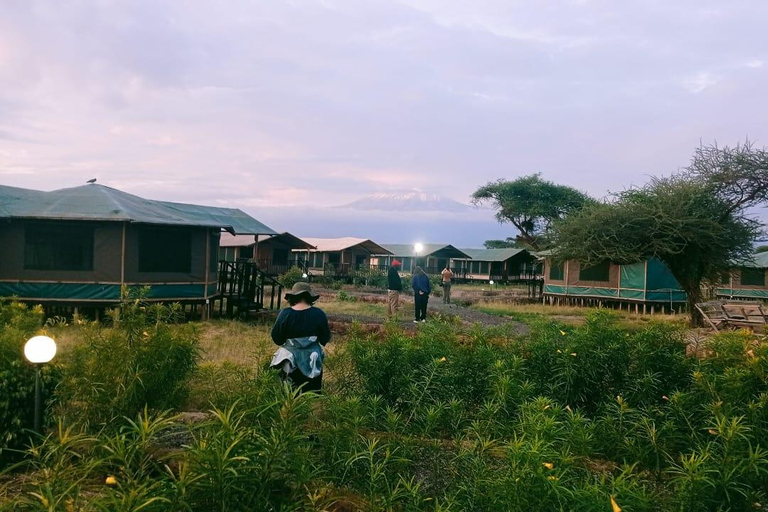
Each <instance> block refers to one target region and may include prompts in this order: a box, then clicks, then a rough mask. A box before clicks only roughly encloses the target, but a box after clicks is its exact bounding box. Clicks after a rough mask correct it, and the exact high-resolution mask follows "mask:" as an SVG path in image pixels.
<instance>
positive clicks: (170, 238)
mask: <svg viewBox="0 0 768 512" xmlns="http://www.w3.org/2000/svg"><path fill="white" fill-rule="evenodd" d="M191 271H192V234H191V233H190V232H189V231H186V230H181V229H162V228H161V229H155V228H145V229H142V230H141V232H140V234H139V272H178V273H182V274H189V273H190V272H191Z"/></svg>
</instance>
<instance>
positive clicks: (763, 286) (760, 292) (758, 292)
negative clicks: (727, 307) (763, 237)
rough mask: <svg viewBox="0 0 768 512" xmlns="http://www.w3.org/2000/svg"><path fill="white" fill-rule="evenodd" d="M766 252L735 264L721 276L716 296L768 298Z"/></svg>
mask: <svg viewBox="0 0 768 512" xmlns="http://www.w3.org/2000/svg"><path fill="white" fill-rule="evenodd" d="M767 272H768V252H762V253H757V254H755V255H754V256H753V260H752V261H749V262H745V263H743V264H741V265H738V266H735V267H734V268H733V269H732V270H731V272H730V273H729V274H728V275H726V276H723V280H722V282H721V283H720V286H718V287H717V296H718V297H721V298H728V299H744V300H768V276H767V275H766V273H767Z"/></svg>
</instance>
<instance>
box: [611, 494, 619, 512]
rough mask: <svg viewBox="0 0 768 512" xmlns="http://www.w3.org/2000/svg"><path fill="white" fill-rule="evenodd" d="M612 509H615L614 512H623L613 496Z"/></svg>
mask: <svg viewBox="0 0 768 512" xmlns="http://www.w3.org/2000/svg"><path fill="white" fill-rule="evenodd" d="M611 508H612V509H613V512H621V507H620V506H619V504H618V503H616V500H615V499H613V496H611Z"/></svg>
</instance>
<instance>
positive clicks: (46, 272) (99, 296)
mask: <svg viewBox="0 0 768 512" xmlns="http://www.w3.org/2000/svg"><path fill="white" fill-rule="evenodd" d="M222 229H224V230H226V231H228V232H229V233H233V234H251V235H257V234H263V235H274V234H276V233H275V232H274V231H273V230H271V229H270V228H268V227H267V226H265V225H264V224H262V223H260V222H258V221H257V220H256V219H254V218H252V217H250V216H248V215H246V214H245V213H243V212H242V211H240V210H236V209H232V208H217V207H207V206H199V205H192V204H184V203H172V202H166V201H154V200H149V199H144V198H141V197H138V196H135V195H132V194H128V193H125V192H121V191H120V190H116V189H114V188H110V187H105V186H103V185H97V184H90V185H84V186H80V187H74V188H66V189H61V190H54V191H52V192H42V191H37V190H28V189H21V188H15V187H7V186H0V240H2V244H0V296H4V297H11V296H12V297H15V298H18V299H19V300H22V301H28V302H36V303H42V304H46V305H49V304H51V305H56V304H59V305H69V306H77V305H94V306H100V307H103V306H104V305H107V304H112V303H115V302H117V301H119V300H120V290H121V287H122V286H124V285H127V286H145V285H147V286H150V287H151V291H150V295H149V297H147V299H149V300H162V301H178V302H190V303H206V302H208V301H209V300H211V299H213V298H215V297H216V296H217V287H218V279H217V277H218V276H217V273H218V267H217V263H218V251H219V237H220V234H221V230H222Z"/></svg>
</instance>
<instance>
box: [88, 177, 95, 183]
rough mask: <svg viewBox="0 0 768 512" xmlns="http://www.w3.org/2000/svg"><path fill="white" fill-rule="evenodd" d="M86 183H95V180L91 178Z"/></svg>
mask: <svg viewBox="0 0 768 512" xmlns="http://www.w3.org/2000/svg"><path fill="white" fill-rule="evenodd" d="M86 183H96V178H91V179H90V180H88V181H86Z"/></svg>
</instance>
